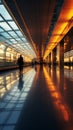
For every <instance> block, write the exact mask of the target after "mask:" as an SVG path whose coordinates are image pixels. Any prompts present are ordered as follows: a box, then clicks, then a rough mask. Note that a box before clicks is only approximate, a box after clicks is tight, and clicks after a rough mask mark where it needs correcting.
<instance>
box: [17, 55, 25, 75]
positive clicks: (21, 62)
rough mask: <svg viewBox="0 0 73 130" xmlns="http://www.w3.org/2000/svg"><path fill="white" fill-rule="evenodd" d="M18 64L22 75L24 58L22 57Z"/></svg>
mask: <svg viewBox="0 0 73 130" xmlns="http://www.w3.org/2000/svg"><path fill="white" fill-rule="evenodd" d="M17 64H18V66H19V71H20V75H21V74H22V72H23V65H24V62H23V57H22V56H21V55H20V57H19V58H18V61H17Z"/></svg>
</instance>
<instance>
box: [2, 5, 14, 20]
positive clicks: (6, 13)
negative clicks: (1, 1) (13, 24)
mask: <svg viewBox="0 0 73 130" xmlns="http://www.w3.org/2000/svg"><path fill="white" fill-rule="evenodd" d="M0 14H1V15H2V16H3V17H4V18H5V19H6V20H12V18H11V16H10V15H9V13H8V12H7V10H6V9H5V7H4V6H3V5H0Z"/></svg>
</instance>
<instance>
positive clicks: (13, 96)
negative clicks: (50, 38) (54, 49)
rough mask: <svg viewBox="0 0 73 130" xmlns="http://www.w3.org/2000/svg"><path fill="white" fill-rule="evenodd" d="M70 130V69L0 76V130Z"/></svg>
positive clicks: (72, 128)
mask: <svg viewBox="0 0 73 130" xmlns="http://www.w3.org/2000/svg"><path fill="white" fill-rule="evenodd" d="M42 129H43V130H73V68H72V67H71V68H68V67H65V68H64V69H60V68H58V67H49V66H47V65H46V66H39V65H38V66H34V67H27V68H24V72H23V75H22V76H19V71H18V70H13V71H9V72H5V73H1V74H0V130H42Z"/></svg>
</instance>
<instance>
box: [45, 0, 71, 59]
mask: <svg viewBox="0 0 73 130" xmlns="http://www.w3.org/2000/svg"><path fill="white" fill-rule="evenodd" d="M72 26H73V0H65V1H64V5H63V7H62V10H61V13H60V15H59V18H58V20H57V23H56V25H55V28H54V30H53V33H52V36H51V38H50V41H49V43H48V45H47V50H48V51H47V50H46V51H45V54H44V59H45V58H46V57H47V55H48V54H49V53H50V52H51V51H52V50H53V49H54V47H55V46H56V45H57V44H58V43H59V42H60V41H61V39H62V38H63V37H64V35H65V34H66V33H67V32H68V31H69V29H70V28H71V27H72ZM56 34H58V35H56ZM60 34H63V35H60ZM52 42H53V43H54V46H52ZM56 43H57V44H56ZM51 46H52V47H51Z"/></svg>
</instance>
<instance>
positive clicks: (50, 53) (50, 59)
mask: <svg viewBox="0 0 73 130" xmlns="http://www.w3.org/2000/svg"><path fill="white" fill-rule="evenodd" d="M49 65H51V53H50V54H49Z"/></svg>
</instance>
